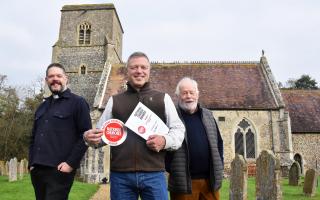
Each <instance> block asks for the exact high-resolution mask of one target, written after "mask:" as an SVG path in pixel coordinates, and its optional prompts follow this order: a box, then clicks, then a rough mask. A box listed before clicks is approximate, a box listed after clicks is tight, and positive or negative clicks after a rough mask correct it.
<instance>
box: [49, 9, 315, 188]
mask: <svg viewBox="0 0 320 200" xmlns="http://www.w3.org/2000/svg"><path fill="white" fill-rule="evenodd" d="M124 26H125V25H124ZM123 34H124V29H123V27H122V25H121V23H120V17H119V16H118V14H117V11H116V9H115V7H114V5H113V4H90V5H89V4H86V5H66V6H63V8H62V10H61V22H60V32H59V38H58V40H57V42H56V43H55V44H54V45H53V53H52V62H58V63H61V64H62V65H64V66H65V68H66V71H67V74H68V76H69V87H70V88H71V90H72V91H73V92H74V93H76V94H79V95H81V96H83V97H85V99H86V100H87V101H88V103H89V104H90V108H91V117H92V120H93V125H95V123H96V122H97V121H98V120H99V117H100V115H101V113H102V112H103V110H104V107H105V105H106V103H107V100H108V98H109V97H110V96H111V95H114V94H117V93H118V92H121V91H123V90H125V86H126V84H125V83H126V74H125V63H124V62H125V61H126V58H122V37H123ZM136 48H137V49H139V47H136ZM145 53H147V54H148V52H145ZM164 59H165V58H164ZM151 65H152V68H151V75H150V77H151V80H150V82H151V85H152V87H153V88H155V89H158V90H161V91H163V92H167V93H168V94H169V95H170V96H171V97H172V98H173V100H174V101H175V102H176V101H177V97H176V96H175V94H174V91H175V87H176V84H177V83H178V81H179V80H180V79H181V78H183V77H185V76H188V77H191V78H193V79H195V80H196V81H197V82H198V86H199V91H200V99H199V102H200V103H201V104H202V105H203V106H204V107H206V108H208V109H210V110H212V114H213V116H214V117H215V119H216V120H217V122H218V126H219V128H220V130H221V134H222V138H223V141H224V157H225V174H228V172H229V170H230V164H231V161H232V160H233V158H234V157H235V154H236V153H238V154H241V155H243V156H244V158H245V160H246V161H247V162H248V166H249V174H251V175H254V174H255V161H256V159H257V157H258V156H259V153H260V152H261V151H262V150H265V149H268V150H271V151H273V153H274V154H275V155H276V157H278V158H279V160H280V166H281V169H282V175H283V176H286V175H287V173H288V170H289V168H290V165H291V164H292V163H293V161H294V160H297V161H298V162H299V163H300V164H301V166H302V169H303V170H306V169H308V168H316V167H317V162H319V161H320V156H319V153H317V149H320V91H319V90H315V91H295V90H280V89H279V87H278V84H277V82H276V80H275V79H274V76H273V74H272V72H271V68H270V66H269V64H268V61H267V58H266V56H265V55H264V53H262V56H261V57H260V58H258V59H257V60H256V61H206V62H199V61H189V62H174V63H167V62H152V63H151ZM288 67H289V66H288ZM109 165H110V151H109V147H108V146H105V147H103V148H100V149H92V148H89V150H88V151H87V153H86V156H85V158H84V160H83V163H82V166H81V170H80V171H81V176H83V177H84V179H85V180H86V181H87V182H92V183H93V182H100V181H101V179H102V178H103V177H107V178H108V176H109ZM318 165H319V164H318Z"/></svg>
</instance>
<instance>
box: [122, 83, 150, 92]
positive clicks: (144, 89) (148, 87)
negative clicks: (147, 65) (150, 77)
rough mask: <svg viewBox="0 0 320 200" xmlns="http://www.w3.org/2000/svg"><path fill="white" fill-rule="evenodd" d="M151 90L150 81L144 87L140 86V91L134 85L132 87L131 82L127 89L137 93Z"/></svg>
mask: <svg viewBox="0 0 320 200" xmlns="http://www.w3.org/2000/svg"><path fill="white" fill-rule="evenodd" d="M149 90H151V87H150V82H146V83H145V84H144V85H143V86H142V88H140V90H139V91H137V90H136V89H135V88H134V87H132V86H131V84H130V83H129V82H127V91H128V92H133V93H137V92H145V91H149Z"/></svg>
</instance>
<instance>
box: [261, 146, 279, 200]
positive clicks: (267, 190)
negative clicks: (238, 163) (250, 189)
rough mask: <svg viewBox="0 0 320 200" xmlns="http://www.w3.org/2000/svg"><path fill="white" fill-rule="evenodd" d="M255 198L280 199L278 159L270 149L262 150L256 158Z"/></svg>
mask: <svg viewBox="0 0 320 200" xmlns="http://www.w3.org/2000/svg"><path fill="white" fill-rule="evenodd" d="M256 163H257V164H256V165H257V174H256V200H280V199H282V192H281V188H280V161H279V159H278V158H276V157H275V156H274V154H273V153H272V151H270V150H263V151H262V152H261V153H260V155H259V157H258V159H257V162H256Z"/></svg>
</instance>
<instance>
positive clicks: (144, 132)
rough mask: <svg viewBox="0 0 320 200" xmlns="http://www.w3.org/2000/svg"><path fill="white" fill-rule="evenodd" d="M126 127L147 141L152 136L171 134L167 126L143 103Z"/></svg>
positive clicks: (134, 112) (137, 107)
mask: <svg viewBox="0 0 320 200" xmlns="http://www.w3.org/2000/svg"><path fill="white" fill-rule="evenodd" d="M125 126H126V127H127V128H130V129H131V130H132V131H133V132H135V133H136V134H137V135H139V136H141V137H142V138H144V139H145V140H147V139H148V137H149V136H150V135H165V134H167V133H168V132H169V128H168V127H167V126H166V124H165V123H164V122H163V121H162V120H161V119H160V118H159V117H158V116H157V115H156V114H155V113H154V112H152V111H151V110H150V109H149V108H148V107H146V106H145V105H144V104H143V103H141V102H139V103H138V105H137V106H136V107H135V109H134V110H133V112H132V113H131V115H130V117H129V119H128V120H127V122H126V123H125Z"/></svg>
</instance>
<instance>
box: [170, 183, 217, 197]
mask: <svg viewBox="0 0 320 200" xmlns="http://www.w3.org/2000/svg"><path fill="white" fill-rule="evenodd" d="M170 198H171V200H220V193H219V190H217V191H214V192H213V191H212V190H211V189H210V186H209V180H206V179H194V180H192V194H181V193H173V192H170Z"/></svg>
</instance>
